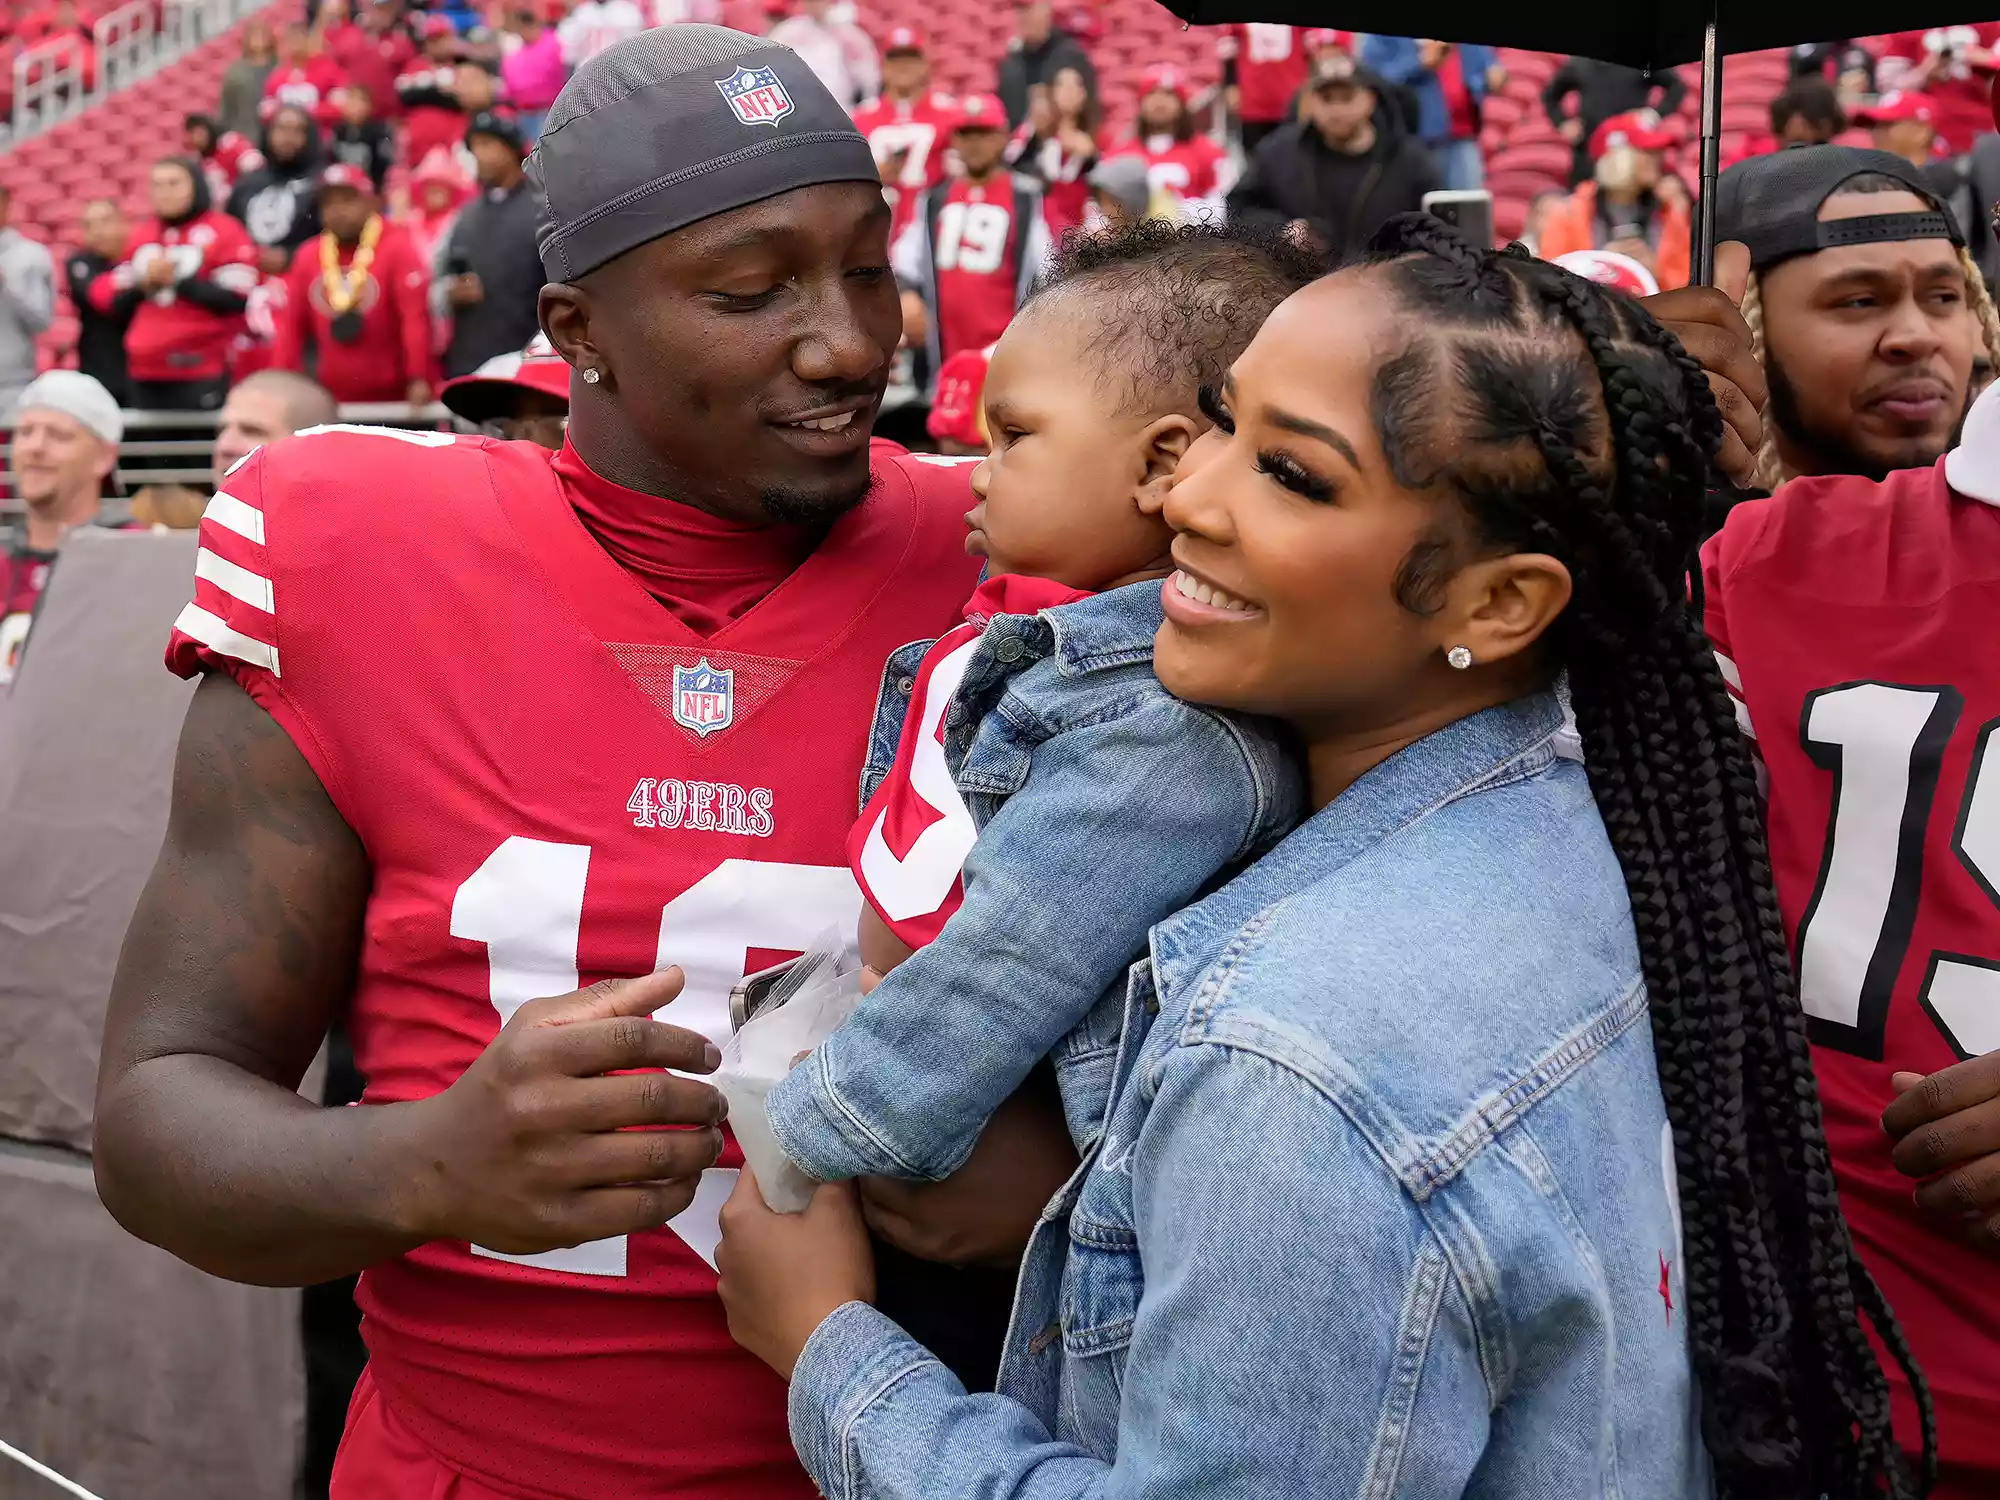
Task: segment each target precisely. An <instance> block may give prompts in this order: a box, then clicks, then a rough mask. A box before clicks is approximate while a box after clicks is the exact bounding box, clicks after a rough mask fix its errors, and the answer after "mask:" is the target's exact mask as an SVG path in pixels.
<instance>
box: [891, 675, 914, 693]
mask: <svg viewBox="0 0 2000 1500" xmlns="http://www.w3.org/2000/svg"><path fill="white" fill-rule="evenodd" d="M916 685H917V679H916V678H914V677H898V678H897V679H896V691H897V692H899V693H901V694H902V695H903V696H904V697H905V698H907V697H909V696H910V693H911V692H912V691H913V690H914V689H915V688H916Z"/></svg>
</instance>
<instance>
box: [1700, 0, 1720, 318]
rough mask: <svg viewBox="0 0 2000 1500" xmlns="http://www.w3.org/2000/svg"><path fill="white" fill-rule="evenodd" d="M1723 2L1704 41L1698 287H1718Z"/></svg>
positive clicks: (1714, 9) (1710, 18)
mask: <svg viewBox="0 0 2000 1500" xmlns="http://www.w3.org/2000/svg"><path fill="white" fill-rule="evenodd" d="M1721 10H1722V4H1721V0H1714V3H1713V5H1712V6H1711V8H1710V10H1709V13H1708V28H1707V30H1706V31H1705V32H1704V33H1703V35H1702V39H1701V186H1700V196H1699V197H1698V198H1697V199H1696V201H1695V209H1694V217H1695V226H1694V233H1695V241H1694V242H1695V262H1694V284H1695V285H1696V286H1713V285H1715V179H1716V177H1717V176H1718V175H1719V173H1720V170H1721V166H1722V48H1721V46H1720V45H1719V44H1718V40H1717V37H1716V31H1717V22H1718V21H1719V20H1720V19H1721Z"/></svg>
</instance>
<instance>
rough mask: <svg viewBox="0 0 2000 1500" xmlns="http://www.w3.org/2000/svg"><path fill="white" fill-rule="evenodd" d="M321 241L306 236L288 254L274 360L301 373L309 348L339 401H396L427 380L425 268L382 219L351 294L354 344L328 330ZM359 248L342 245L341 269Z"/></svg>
mask: <svg viewBox="0 0 2000 1500" xmlns="http://www.w3.org/2000/svg"><path fill="white" fill-rule="evenodd" d="M321 238H323V237H316V238H313V239H310V240H307V241H306V242H305V243H304V244H303V245H301V246H299V248H298V249H297V251H295V252H294V253H293V255H292V268H291V270H290V271H289V272H288V273H287V274H286V276H285V278H284V279H285V296H284V297H283V299H282V300H281V301H279V302H278V304H277V307H276V309H275V311H276V313H277V316H276V318H275V320H274V325H273V330H272V331H273V335H274V337H273V343H274V345H275V347H274V348H273V349H272V352H271V363H272V364H273V365H275V366H276V367H277V368H278V369H281V370H300V371H303V370H304V369H305V368H306V351H307V350H308V349H309V348H310V349H312V350H313V351H314V352H315V354H316V360H315V363H314V369H313V373H314V375H315V376H316V377H317V378H318V380H319V383H320V384H321V385H323V386H325V387H326V388H327V389H328V390H329V391H331V392H333V397H334V399H335V400H336V401H354V402H365V401H401V400H403V399H404V395H405V393H406V392H407V391H408V390H409V386H410V382H411V381H413V380H429V379H430V378H431V363H432V361H431V312H430V300H429V293H430V285H431V276H430V267H429V265H428V264H426V263H425V261H424V260H423V259H422V257H421V256H419V255H418V253H417V249H416V246H415V245H413V244H412V243H411V242H410V237H409V235H408V233H407V232H405V230H404V229H403V227H402V226H401V225H400V224H392V223H389V222H388V221H387V220H384V221H383V224H382V231H381V238H380V240H378V241H377V243H376V246H375V253H374V256H373V259H372V263H371V264H370V265H369V266H368V268H367V274H366V275H365V276H363V277H362V278H360V281H361V284H360V286H359V287H358V288H356V289H355V293H354V308H353V310H354V312H355V313H356V314H358V315H359V316H360V319H361V327H360V330H359V332H358V335H357V336H356V338H355V339H354V341H353V342H352V343H342V342H341V340H340V339H339V337H338V336H337V335H336V334H335V333H334V331H333V328H334V317H335V314H334V311H333V306H332V304H331V303H329V302H328V300H327V286H326V273H325V270H324V268H323V266H322V263H321V258H320V256H321V252H320V244H321ZM359 248H360V247H359V246H357V245H344V246H341V247H340V248H339V250H338V252H337V254H338V257H339V263H340V267H341V269H342V270H343V271H346V272H349V274H352V267H353V265H354V257H355V255H356V254H357V253H358V252H359Z"/></svg>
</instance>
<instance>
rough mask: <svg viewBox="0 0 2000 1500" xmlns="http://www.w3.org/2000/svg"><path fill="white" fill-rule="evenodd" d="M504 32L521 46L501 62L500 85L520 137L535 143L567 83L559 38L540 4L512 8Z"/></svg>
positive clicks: (534, 0) (535, 0) (530, 2)
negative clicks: (550, 107)
mask: <svg viewBox="0 0 2000 1500" xmlns="http://www.w3.org/2000/svg"><path fill="white" fill-rule="evenodd" d="M507 30H508V31H510V32H511V33H513V35H514V36H516V37H518V38H519V39H520V45H519V46H518V47H515V48H514V49H513V50H512V51H511V52H508V53H506V54H505V55H504V56H503V57H502V58H501V59H500V81H501V82H502V83H504V84H505V85H506V87H507V97H508V99H509V100H510V101H512V103H513V105H514V109H515V111H516V118H517V119H519V120H520V122H521V134H522V135H523V136H525V137H526V138H527V139H528V140H529V141H534V140H535V139H537V138H538V137H539V136H540V135H541V133H542V122H543V121H544V120H546V119H547V118H548V114H549V106H550V105H552V104H554V103H555V102H556V95H557V94H560V93H561V92H562V86H563V85H564V84H565V83H566V82H568V81H569V64H568V63H566V62H564V61H563V50H562V38H561V37H560V36H558V35H557V34H556V29H555V27H553V26H551V25H549V23H548V19H547V17H545V16H544V15H543V14H542V11H541V6H540V4H539V0H528V3H526V4H519V3H517V4H514V5H512V6H511V7H510V8H509V10H508V12H507Z"/></svg>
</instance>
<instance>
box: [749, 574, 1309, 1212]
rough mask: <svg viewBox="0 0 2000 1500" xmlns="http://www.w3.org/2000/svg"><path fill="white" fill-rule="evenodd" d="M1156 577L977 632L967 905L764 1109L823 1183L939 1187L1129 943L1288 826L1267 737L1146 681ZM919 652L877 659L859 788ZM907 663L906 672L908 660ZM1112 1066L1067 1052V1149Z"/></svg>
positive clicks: (1265, 730) (1288, 811) (873, 771)
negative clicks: (875, 1178) (881, 673)
mask: <svg viewBox="0 0 2000 1500" xmlns="http://www.w3.org/2000/svg"><path fill="white" fill-rule="evenodd" d="M1160 619H1161V610H1160V584H1159V582H1158V581H1157V580H1156V581H1153V582H1147V583H1134V584H1128V585H1126V586H1125V587H1124V588H1119V589H1113V590H1111V591H1110V592H1108V593H1102V594H1095V595H1092V596H1091V597H1090V598H1087V599H1082V600H1078V601H1077V602H1075V603H1073V604H1065V605H1061V606H1058V607H1056V608H1053V609H1048V610H1044V611H1042V612H1041V613H1040V614H1038V615H1000V616H998V617H996V618H995V619H994V620H993V622H992V623H991V624H989V625H988V626H987V628H986V632H985V634H984V635H983V636H982V637H981V639H980V643H979V646H978V649H977V650H976V651H975V653H974V655H973V657H972V660H971V661H970V663H969V664H968V665H967V667H966V672H965V677H964V679H963V681H962V682H961V683H960V686H959V690H958V692H957V694H956V695H955V697H954V699H953V701H952V705H951V708H950V710H949V712H948V713H947V715H946V718H945V723H944V736H945V761H946V764H947V765H948V766H949V767H950V769H951V772H952V776H953V779H954V781H955V782H956V783H957V786H958V788H959V791H960V793H961V795H963V797H964V798H965V802H966V807H967V810H968V811H969V812H970V813H971V814H972V820H973V823H974V825H975V826H976V827H977V828H978V830H979V839H978V842H977V843H975V844H974V845H973V848H972V852H971V854H970V855H969V856H968V857H967V859H966V861H965V870H964V883H965V899H964V903H963V904H962V905H961V906H960V908H959V909H958V911H957V912H955V913H954V914H953V915H952V918H951V920H950V921H949V922H947V923H946V924H945V928H944V931H943V933H942V934H941V935H940V936H939V938H938V939H937V941H936V942H933V943H931V944H929V945H927V946H925V947H924V948H921V949H919V950H918V951H917V952H916V953H914V954H912V955H911V956H910V957H909V958H908V959H906V960H904V962H903V963H902V964H901V965H899V966H898V967H897V969H896V970H895V972H894V973H892V974H891V975H890V976H889V977H888V978H887V979H886V980H885V981H884V982H883V984H882V985H881V987H880V988H878V989H877V990H876V991H875V992H874V993H873V994H872V995H870V996H869V997H868V998H867V999H866V1000H865V1001H863V1002H862V1005H861V1007H860V1009H859V1010H857V1011H856V1012H855V1014H854V1015H853V1017H852V1018H850V1019H849V1020H848V1022H847V1024H846V1025H844V1026H842V1027H841V1029H840V1030H839V1031H838V1032H837V1033H835V1034H834V1036H833V1037H831V1038H830V1039H829V1040H828V1041H827V1042H825V1043H824V1044H822V1045H821V1046H820V1047H818V1048H817V1049H815V1051H814V1052H813V1055H812V1056H811V1057H810V1058H809V1059H807V1061H806V1062H805V1063H803V1064H801V1065H800V1066H799V1067H798V1068H795V1069H794V1070H793V1071H792V1073H791V1075H790V1076H789V1077H788V1078H787V1079H785V1080H784V1081H783V1082H782V1083H781V1084H780V1085H779V1086H778V1087H777V1088H776V1089H774V1090H773V1091H772V1093H771V1096H770V1099H769V1101H768V1103H769V1111H770V1119H771V1128H772V1131H773V1133H774V1134H775V1135H776V1136H777V1139H778V1143H779V1145H781V1146H783V1147H784V1149H785V1153H786V1154H787V1155H788V1156H790V1157H791V1158H792V1159H793V1160H794V1161H796V1162H797V1163H798V1164H799V1166H800V1167H801V1168H803V1169H804V1170H805V1171H806V1172H808V1173H810V1174H811V1175H812V1176H814V1177H817V1178H818V1179H820V1180H821V1181H823V1182H831V1181H836V1180H838V1179H841V1178H847V1177H858V1176H862V1175H864V1174H869V1173H879V1174H884V1175H889V1176H896V1177H927V1178H941V1177H947V1176H949V1175H950V1174H951V1173H952V1172H953V1171H955V1170H957V1168H958V1167H959V1166H960V1165H961V1164H962V1163H963V1162H964V1160H965V1158H966V1156H967V1155H968V1154H969V1153H970V1152H971V1150H972V1146H973V1143H974V1142H975V1141H976V1140H978V1138H979V1132H980V1131H981V1130H982V1129H983V1128H984V1127H985V1125H986V1122H987V1120H988V1119H989V1118H990V1117H991V1116H992V1114H993V1111H994V1110H995V1109H997V1108H998V1107H999V1106H1000V1103H1001V1101H1002V1100H1004V1099H1005V1098H1006V1097H1007V1096H1008V1095H1009V1094H1011V1093H1013V1092H1014V1090H1015V1089H1017V1088H1018V1087H1020V1085H1021V1082H1022V1080H1023V1079H1025V1078H1026V1077H1027V1076H1028V1073H1029V1070H1030V1069H1032V1068H1033V1067H1034V1066H1035V1064H1036V1063H1038V1062H1040V1061H1041V1060H1042V1059H1043V1058H1044V1057H1047V1056H1048V1055H1049V1054H1050V1052H1051V1051H1053V1050H1055V1049H1057V1048H1058V1046H1059V1044H1061V1043H1063V1039H1064V1038H1065V1037H1067V1036H1070V1034H1071V1033H1072V1032H1073V1031H1074V1030H1075V1029H1076V1027H1077V1025H1078V1023H1079V1022H1081V1021H1082V1020H1083V1019H1084V1017H1085V1016H1086V1015H1087V1014H1089V1012H1090V1009H1091V1007H1092V1006H1093V1005H1095V1004H1096V1003H1097V1001H1098V999H1099V998H1100V997H1101V996H1102V995H1103V994H1104V992H1105V991H1106V989H1107V988H1108V987H1110V986H1111V985H1113V984H1115V983H1117V982H1118V981H1119V980H1120V979H1121V978H1122V976H1123V975H1124V973H1125V970H1126V968H1127V967H1128V966H1129V965H1130V964H1131V962H1132V960H1133V959H1134V958H1136V957H1137V956H1138V955H1139V954H1140V953H1142V952H1144V951H1145V947H1146V933H1147V930H1148V929H1149V928H1150V927H1152V925H1153V924H1154V923H1155V922H1158V921H1160V920H1162V919H1163V918H1165V917H1168V916H1171V915H1172V914H1173V913H1174V912H1176V911H1179V910H1180V909H1181V908H1182V907H1183V906H1186V905H1187V904H1188V903H1189V902H1191V901H1193V900H1195V899H1196V898H1197V897H1199V896H1201V895H1202V894H1203V893H1205V892H1207V891H1209V890H1212V889H1214V888H1215V887H1216V886H1218V885H1220V884H1222V882H1223V881H1224V880H1225V879H1226V878H1227V877H1228V876H1229V874H1231V873H1232V872H1233V871H1234V870H1235V869H1237V868H1239V867H1240V866H1241V865H1242V864H1244V863H1246V862H1247V861H1248V860H1249V859H1251V858H1252V857H1254V856H1255V855H1257V854H1259V853H1262V852H1263V851H1264V850H1265V849H1267V848H1269V847H1270V846H1271V845H1273V844H1275V843H1276V842H1277V841H1278V840H1279V839H1280V838H1281V837H1282V836H1283V835H1284V834H1286V833H1287V832H1289V831H1290V830H1291V828H1292V826H1293V825H1294V824H1295V823H1296V822H1297V821H1298V818H1299V813H1300V809H1301V804H1302V794H1301V788H1300V778H1299V774H1298V771H1297V769H1296V768H1295V767H1294V766H1293V764H1292V763H1291V761H1290V760H1289V759H1288V758H1287V757H1286V755H1285V754H1284V752H1283V751H1282V750H1281V748H1280V747H1279V744H1278V740H1277V737H1276V734H1275V732H1274V728H1273V726H1271V725H1269V724H1266V723H1262V722H1259V721H1256V720H1252V719H1246V718H1243V717H1241V716H1239V715H1235V714H1225V713H1218V712H1216V711H1215V710H1213V709H1207V708H1197V707H1194V706H1193V705H1191V704H1187V703H1183V702H1182V701H1181V700H1180V699H1178V698H1176V697H1174V696H1173V695H1172V694H1170V693H1168V692H1167V690H1166V689H1165V688H1163V687H1161V686H1160V683H1159V679H1158V678H1156V677H1155V676H1154V675H1153V636H1154V634H1155V632H1157V631H1158V629H1159V628H1160ZM923 650H924V648H923V647H922V646H918V647H914V648H906V649H905V651H904V652H898V653H897V656H896V658H895V659H892V660H891V662H890V664H889V670H888V672H887V673H886V674H885V681H884V685H883V701H882V705H881V707H880V708H879V709H878V711H877V713H876V718H875V732H874V739H873V743H872V745H871V747H870V754H869V764H868V768H867V771H866V773H865V777H864V782H863V786H862V802H863V803H864V804H865V803H866V802H867V800H868V798H869V797H870V796H871V795H872V794H873V793H874V791H875V788H876V787H877V786H878V785H879V784H880V782H881V778H882V777H883V776H884V775H886V774H887V773H888V770H889V767H890V764H891V763H892V762H893V760H894V758H895V754H896V745H897V740H898V737H899V736H900V734H901V732H902V724H903V719H904V717H905V714H906V711H907V710H908V708H909V706H910V705H909V692H910V686H909V684H910V682H911V679H912V678H913V677H914V675H915V666H916V662H917V661H919V660H921V657H922V653H923ZM912 653H913V654H912ZM1109 1063H1110V1053H1109V1052H1108V1050H1107V1049H1106V1048H1105V1047H1104V1046H1102V1045H1101V1044H1093V1043H1090V1042H1089V1039H1088V1037H1087V1036H1086V1037H1085V1038H1083V1039H1082V1044H1081V1045H1077V1046H1070V1047H1068V1048H1065V1049H1064V1050H1063V1051H1062V1052H1061V1053H1060V1054H1059V1055H1058V1056H1057V1058H1056V1076H1057V1080H1058V1082H1059V1083H1060V1085H1061V1088H1062V1092H1063V1095H1064V1097H1065V1099H1066V1100H1070V1099H1075V1100H1080V1101H1082V1109H1081V1112H1079V1111H1078V1110H1076V1109H1074V1108H1072V1109H1071V1110H1070V1111H1069V1112H1070V1116H1071V1120H1072V1124H1073V1127H1074V1129H1075V1133H1076V1135H1077V1139H1078V1145H1079V1149H1081V1147H1082V1145H1083V1143H1084V1142H1085V1141H1086V1140H1087V1139H1088V1135H1087V1134H1086V1131H1087V1132H1090V1133H1094V1132H1095V1130H1096V1127H1097V1125H1098V1123H1099V1122H1100V1121H1101V1120H1102V1118H1103V1113H1104V1100H1105V1097H1106V1091H1107V1088H1108V1086H1109V1078H1108V1076H1107V1074H1106V1070H1107V1068H1108V1066H1109Z"/></svg>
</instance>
